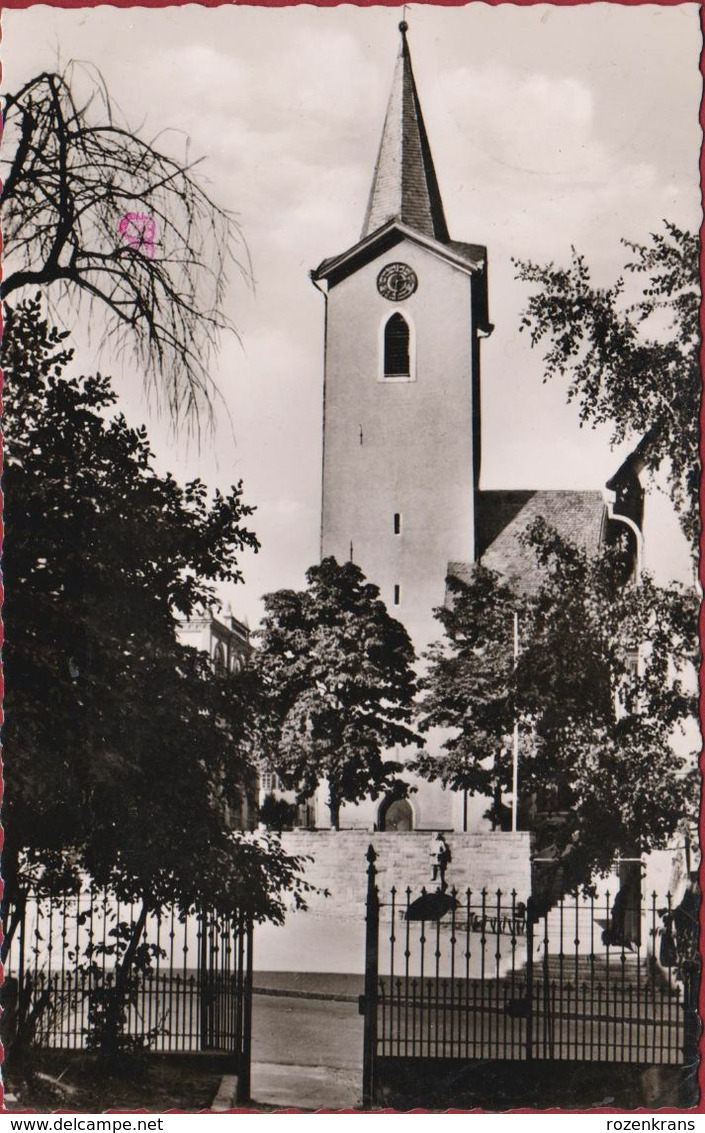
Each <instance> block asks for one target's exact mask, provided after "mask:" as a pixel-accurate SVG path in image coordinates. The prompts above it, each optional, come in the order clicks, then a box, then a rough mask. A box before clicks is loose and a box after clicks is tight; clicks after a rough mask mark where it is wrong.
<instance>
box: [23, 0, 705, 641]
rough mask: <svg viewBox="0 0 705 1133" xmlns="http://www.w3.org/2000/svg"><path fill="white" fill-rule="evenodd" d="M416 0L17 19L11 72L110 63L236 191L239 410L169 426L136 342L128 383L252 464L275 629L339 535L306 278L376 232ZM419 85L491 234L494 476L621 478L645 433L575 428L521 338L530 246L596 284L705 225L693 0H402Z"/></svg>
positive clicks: (128, 393) (220, 459) (534, 483)
mask: <svg viewBox="0 0 705 1133" xmlns="http://www.w3.org/2000/svg"><path fill="white" fill-rule="evenodd" d="M399 17H400V10H399V9H394V8H374V7H372V8H365V9H357V8H354V7H351V6H348V5H341V6H339V7H336V8H327V9H316V8H313V7H311V6H308V5H301V6H295V7H291V8H288V9H258V8H254V7H248V8H237V7H235V6H232V7H222V8H217V9H201V8H199V7H198V6H197V5H187V6H185V7H181V8H173V9H160V10H156V11H155V10H148V9H140V8H132V9H123V10H118V9H114V8H111V7H108V6H105V7H98V8H94V9H86V10H82V9H72V10H65V9H55V8H48V7H45V6H40V5H37V6H35V7H33V8H31V9H28V10H25V11H5V12H4V13H3V68H4V76H3V78H4V87H5V89H6V90H12V89H14V88H16V87H17V86H18V85H20V84H21V83H22V82H23V81H25V80H26V79H27V78H29V77H30V76H32V75H34V74H36V73H37V72H39V71H41V70H44V69H56V68H57V67H59V66H61V65H63V64H65V63H67V62H68V61H69V60H71V59H77V60H85V61H89V62H91V63H93V64H95V65H96V66H97V67H98V68H99V69H100V71H101V72H102V74H103V76H104V78H105V80H106V82H107V86H108V89H109V91H110V93H111V96H112V97H113V99H114V100H115V102H116V103H117V104H118V105H119V107H120V108H121V110H122V112H123V114H124V116H125V118H126V120H127V122H128V123H129V124H130V126H131V127H139V129H140V132H141V134H142V135H143V136H145V137H151V136H153V135H155V134H157V133H158V132H160V131H164V130H167V131H174V132H168V133H166V134H163V135H162V139H163V145H164V146H165V147H167V148H170V149H172V150H173V149H178V148H179V147H181V146H182V144H183V141H184V137H185V136H186V135H188V136H189V137H190V139H191V141H190V146H191V154H192V156H202V157H203V162H202V164H201V166H200V170H201V174H202V176H203V177H204V178H205V179H206V180H207V183H208V185H207V187H208V190H209V192H210V194H211V196H212V197H213V199H214V200H215V201H217V202H218V203H219V204H222V205H223V206H225V207H227V208H230V209H232V210H234V211H235V213H236V214H237V215H238V219H239V222H240V224H241V226H242V231H243V234H244V237H245V239H246V242H247V247H248V251H249V255H250V257H251V259H252V264H253V271H254V278H255V286H254V289H252V290H250V289H248V288H247V287H246V285H245V284H244V282H243V281H241V280H237V279H235V278H233V281H232V285H231V287H230V290H229V295H228V304H229V310H230V313H231V314H232V317H233V319H234V321H235V323H236V325H237V327H238V329H239V332H240V335H241V341H240V342H238V341H237V340H236V339H235V338H234V337H233V338H230V339H228V340H225V341H224V342H223V344H222V348H221V352H220V355H219V359H218V363H217V369H216V370H215V371H214V374H213V376H214V378H215V379H216V382H217V384H218V386H219V388H220V390H221V392H222V395H223V404H222V406H221V408H220V409H219V413H218V421H217V423H216V426H215V429H214V432H213V434H212V435H206V436H204V437H202V439H201V443H200V445H199V444H197V443H194V442H193V441H191V442H188V441H187V439H186V437H185V436H183V435H177V436H174V435H173V433H172V432H171V430H170V429H169V426H168V422H166V421H165V420H164V419H162V418H161V417H160V416H159V414H158V412H157V411H156V409H155V407H154V405H152V404H151V403H150V402H149V401H148V400H146V399H145V396H144V394H143V392H142V384H141V378H140V375H139V373H137V372H136V371H135V370H133V369H131V368H130V364H129V362H125V361H124V360H117V359H113V358H110V356H107V357H106V356H105V355H102V356H100V357H96V355H95V350H94V347H91V346H89V345H88V342H87V340H86V336H85V334H84V333H83V330H82V328H80V327H79V328H77V333H76V342H77V345H78V356H79V359H80V364H81V368H82V369H83V370H84V371H85V370H87V369H89V368H91V367H93V368H95V367H97V366H98V365H100V366H101V367H102V369H103V371H104V372H110V373H112V374H113V377H114V378H115V384H116V387H117V388H118V389H119V391H120V394H121V402H122V406H123V407H124V409H125V411H126V413H127V415H128V417H129V419H130V420H131V421H132V422H134V423H137V422H140V421H145V422H146V423H147V425H148V427H149V432H150V436H151V438H152V442H153V446H154V448H155V452H156V456H157V461H158V464H159V466H160V467H161V468H163V469H166V468H169V469H170V470H171V471H173V472H174V474H175V475H177V476H178V477H180V478H193V477H194V476H196V475H200V476H201V477H202V478H203V479H204V480H206V482H207V483H209V484H210V485H213V486H215V485H220V486H221V487H227V486H228V485H229V484H231V483H233V482H235V481H237V480H239V479H240V478H242V479H243V480H244V484H245V497H246V499H247V501H248V502H249V503H252V504H255V505H256V506H257V512H256V515H255V518H254V520H253V523H254V526H255V529H256V531H257V533H258V536H259V538H260V541H261V543H262V550H261V552H260V554H259V555H257V556H256V557H255V556H253V555H250V554H248V555H245V556H243V559H242V566H243V569H244V571H245V578H246V585H245V586H238V587H236V588H232V589H230V590H228V591H224V592H223V596H224V598H225V599H226V600H231V601H232V606H233V610H234V612H235V613H236V614H237V615H238V616H245V617H247V618H248V619H249V621H250V622H251V624H252V625H254V624H255V623H256V622H257V620H258V618H259V615H260V611H261V604H260V599H261V595H262V594H263V593H265V592H267V591H270V590H274V589H278V588H280V587H282V586H294V587H299V586H301V585H302V584H303V580H304V572H305V569H306V567H307V566H309V565H311V564H312V563H313V562H315V561H316V559H317V557H318V551H319V519H320V517H319V511H320V480H321V474H320V463H321V416H322V381H323V314H324V311H323V300H322V298H321V296H320V295H319V294H318V293H317V291H316V290H315V289H314V287H313V286H312V285H311V282H310V280H309V278H308V272H309V270H310V269H311V268H314V267H316V266H317V264H318V263H319V262H320V261H321V260H322V259H324V258H326V257H328V256H331V255H333V254H336V253H339V252H342V251H344V250H345V249H346V248H348V247H350V246H351V245H353V244H354V243H355V242H356V241H357V240H358V239H359V236H360V232H361V228H362V222H363V217H364V212H365V205H366V201H367V195H368V193H369V188H370V183H371V179H372V172H373V166H374V161H375V157H376V152H377V147H378V144H379V138H380V133H381V129H382V122H383V119H384V112H385V109H386V103H387V99H388V95H389V88H390V84H391V79H392V72H393V67H394V60H395V56H396V51H397V45H398V31H397V24H398V21H399ZM407 20H408V22H409V27H410V31H409V42H410V47H411V52H412V58H413V64H414V70H415V75H416V82H417V86H418V88H419V94H420V99H421V104H422V108H423V113H424V117H425V121H426V126H427V129H428V133H429V138H430V142H431V148H432V151H433V156H434V162H435V166H436V172H437V174H438V179H439V183H440V188H441V193H442V196H443V201H444V206H445V211H446V217H447V220H448V224H449V228H450V233H451V236H452V238H453V239H456V240H464V241H469V242H473V243H480V244H485V245H487V247H488V255H489V279H490V318H491V320H492V322H493V323H494V324H495V331H494V333H493V335H492V336H491V338H489V339H488V340H486V341H485V342H483V363H482V365H483V371H482V372H483V379H482V381H483V472H482V480H483V486H484V487H486V488H499V487H506V488H598V489H599V488H601V487H603V485H604V483H605V481H606V480H607V479H608V478H609V476H610V475H611V474H612V473H613V472H614V471H615V469H616V468H617V467H618V466H619V464H620V463H621V460H622V459H623V457H624V455H626V452H627V451H628V449H629V446H628V445H627V446H622V448H621V449H619V450H618V451H612V450H611V449H610V446H609V434H608V432H605V431H604V430H601V431H594V430H590V429H580V428H579V423H578V419H577V410H576V408H575V406H572V405H567V404H566V399H565V388H564V387H562V386H561V385H560V384H559V383H555V382H552V383H550V384H544V383H543V381H542V376H543V375H542V364H541V355H540V353H539V352H538V351H536V350H532V349H531V346H530V343H529V341H528V338H527V336H526V335H525V334H520V333H519V322H520V314H521V310H522V307H523V305H524V303H525V302H526V298H527V292H526V290H525V288H524V286H523V285H521V284H519V283H518V282H517V281H516V280H515V278H514V275H515V269H514V267H513V264H512V257H518V258H520V259H531V260H534V261H538V262H548V261H554V262H555V263H557V264H559V263H566V262H567V260H568V258H569V256H570V250H571V246H575V247H576V248H577V249H578V250H580V251H581V252H583V253H584V254H585V255H586V257H587V258H588V261H589V263H590V265H591V267H592V269H593V272H594V276H595V278H596V279H597V280H598V281H599V282H603V283H609V282H611V281H613V280H614V278H615V277H616V276H617V275H618V274H619V272H620V269H621V266H622V265H623V263H624V262H625V259H626V258H628V257H627V256H626V255H625V251H624V249H623V248H622V247H621V245H620V240H621V238H623V237H626V238H629V239H633V240H637V241H639V240H643V239H646V238H647V236H648V233H649V232H652V231H655V230H657V229H658V228H659V226H660V223H661V220H662V218H664V217H667V218H669V219H670V220H672V221H674V222H675V223H677V224H679V225H680V226H683V227H690V228H693V227H694V226H696V225H699V224H700V216H701V213H700V188H699V179H698V155H699V148H700V140H701V139H700V129H699V124H698V107H699V101H700V95H701V80H700V74H699V69H698V60H699V53H700V46H701V39H700V30H699V20H698V7H697V5H696V4H683V5H679V6H674V7H668V8H666V7H659V6H657V5H643V6H638V7H627V6H623V5H621V4H612V3H609V4H600V3H596V4H589V5H585V6H581V7H568V8H559V7H554V6H551V5H536V6H533V7H530V8H518V7H516V6H514V5H512V4H503V5H500V6H498V7H490V6H488V5H485V4H483V3H473V4H469V5H467V6H466V7H458V8H452V9H450V8H448V9H441V8H434V7H432V6H422V7H417V6H415V5H410V6H409V7H408V9H407ZM667 513H668V509H667V507H664V506H663V501H661V504H660V505H659V504H658V503H657V504H656V505H655V510H654V513H653V514H654V515H655V516H656V519H655V520H654V521H653V522H654V524H655V527H654V535H653V536H652V537H651V538H650V536H649V531H648V530H647V563H650V564H651V565H652V566H653V568H654V569H655V570H656V572H657V574H658V573H659V572H660V574H661V576H662V577H667V576H668V575H669V574H674V573H678V572H679V571H680V569H681V568H682V561H683V560H682V553H681V551H680V549H679V547H678V540H677V535H676V528H675V525H674V524H673V523H671V524H670V526H669V517H668V514H667Z"/></svg>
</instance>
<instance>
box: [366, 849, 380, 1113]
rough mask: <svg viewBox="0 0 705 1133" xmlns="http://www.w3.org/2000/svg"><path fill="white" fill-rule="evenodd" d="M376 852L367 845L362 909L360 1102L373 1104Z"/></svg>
mask: <svg viewBox="0 0 705 1133" xmlns="http://www.w3.org/2000/svg"><path fill="white" fill-rule="evenodd" d="M376 859H377V854H376V853H375V850H374V846H372V845H371V844H370V846H369V848H368V850H367V861H368V862H369V865H368V867H367V905H366V911H365V994H364V996H363V1008H364V1016H365V1025H364V1036H363V1044H362V1105H363V1108H364V1109H368V1108H369V1107H370V1106H371V1105H373V1103H374V1088H375V1082H374V1065H375V1056H376V1054H377V975H378V965H379V894H378V892H377V885H376V877H377V869H376V868H375V861H376Z"/></svg>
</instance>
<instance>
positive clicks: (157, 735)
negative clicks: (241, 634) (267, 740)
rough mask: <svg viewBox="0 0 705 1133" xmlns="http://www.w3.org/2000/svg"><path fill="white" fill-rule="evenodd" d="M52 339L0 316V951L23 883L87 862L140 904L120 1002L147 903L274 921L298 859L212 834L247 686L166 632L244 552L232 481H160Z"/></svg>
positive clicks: (237, 772) (239, 785) (227, 784)
mask: <svg viewBox="0 0 705 1133" xmlns="http://www.w3.org/2000/svg"><path fill="white" fill-rule="evenodd" d="M65 339H66V335H65V334H63V333H60V332H58V331H57V330H56V329H55V328H54V327H52V326H51V325H49V323H48V322H47V321H46V319H45V318H43V317H42V314H41V307H40V302H39V300H38V299H36V300H32V301H25V302H23V303H21V304H20V305H19V306H18V307H17V308H16V309H15V310H10V311H8V318H7V321H6V325H5V334H4V338H3V343H2V363H3V368H4V372H5V443H6V463H5V476H4V491H5V501H6V503H5V514H6V521H7V536H6V541H5V548H4V573H5V581H6V594H7V596H6V602H5V608H4V619H5V627H6V650H5V665H6V677H7V693H6V699H5V712H6V725H5V751H6V786H5V797H4V809H3V822H4V828H5V842H4V848H3V860H2V872H3V878H4V884H5V888H4V893H3V903H2V910H1V912H2V916H3V921H4V924H5V930H6V937H5V941H4V944H3V956H4V955H5V954H6V953H7V949H8V947H9V944H10V942H11V940H12V936H13V933H14V931H15V927H16V924H17V921H18V919H19V918H20V916H21V911H22V904H23V901H24V900H25V897H26V892H27V889H28V888H29V887H30V886H31V885H33V884H34V885H39V886H40V887H41V888H43V889H44V890H46V889H50V888H54V889H56V888H64V889H66V887H70V886H71V885H72V884H73V883H75V880H76V877H77V875H78V872H79V871H87V872H88V873H89V874H90V876H91V877H92V879H93V881H94V882H95V883H96V884H97V885H99V886H101V885H105V886H107V887H108V888H109V890H110V891H111V892H112V893H114V894H115V895H116V896H117V897H119V898H120V900H123V901H130V902H137V903H140V905H141V912H140V914H139V916H138V919H137V922H136V925H135V927H134V930H133V931H132V933H131V935H130V937H129V939H127V940H126V946H125V949H124V953H123V954H122V958H121V963H120V966H119V968H118V974H117V976H116V984H115V986H116V997H117V998H118V999H119V994H120V992H121V989H127V988H128V986H129V973H130V968H131V966H132V964H133V962H134V961H135V958H136V957H137V955H138V952H139V941H140V935H141V933H142V930H143V927H144V924H145V921H146V918H147V916H148V914H149V913H150V912H151V911H154V910H157V909H159V908H161V907H163V906H165V905H166V904H173V903H175V904H177V905H178V906H179V908H180V909H181V911H182V912H186V911H188V910H189V909H193V908H196V907H199V906H201V905H205V906H207V907H208V908H211V909H214V910H216V911H221V912H223V913H228V912H232V911H233V910H234V909H244V910H245V911H248V912H249V913H251V915H252V916H253V917H255V918H262V917H273V918H275V919H276V918H280V917H281V915H282V904H281V897H280V894H281V892H282V890H285V889H289V888H292V887H294V886H295V885H296V868H297V863H296V861H295V859H290V858H287V857H286V856H285V855H284V854H283V853H282V851H281V848H280V847H279V845H278V843H277V842H276V841H270V840H268V839H264V840H258V839H253V838H251V837H249V836H245V835H242V834H240V833H238V832H236V831H234V830H233V829H231V828H230V824H229V822H228V820H227V818H228V812H229V811H230V812H232V811H234V810H236V809H237V807H238V805H239V803H240V800H241V798H242V795H243V792H244V791H245V790H246V788H247V785H248V782H249V780H250V779H251V776H252V771H251V768H250V766H249V764H248V763H247V761H246V757H245V754H244V752H245V746H246V745H245V739H246V731H245V729H246V716H247V712H246V707H245V702H246V698H247V692H246V688H245V687H244V684H243V682H242V681H238V680H237V679H236V678H235V677H234V676H233V675H232V674H229V673H227V672H223V671H218V670H217V669H216V670H215V671H214V669H213V668H212V666H211V665H210V664H209V662H208V659H207V658H206V657H205V656H204V655H203V654H201V653H199V652H198V651H196V650H193V649H190V648H187V647H185V646H182V645H180V644H179V642H178V640H177V625H178V616H179V615H189V614H190V613H191V612H192V611H193V610H195V609H198V608H203V607H208V606H210V605H211V604H212V602H213V601H214V589H213V588H214V583H215V582H216V581H229V582H237V581H238V580H239V579H240V577H241V574H240V568H239V566H238V561H237V560H238V556H239V554H240V552H241V551H243V550H244V549H245V548H250V549H253V550H256V549H257V539H256V537H255V535H254V534H253V533H252V532H251V531H250V530H249V528H248V527H247V526H246V522H247V519H248V517H249V516H250V515H251V513H252V508H251V507H249V506H248V505H247V504H246V503H244V502H243V499H242V485H241V484H238V485H236V486H235V487H233V488H232V489H231V490H230V492H229V493H228V494H226V495H224V494H222V493H220V492H215V494H214V495H213V496H212V498H209V496H208V493H207V491H206V488H205V486H204V485H203V484H202V483H201V482H200V481H198V480H195V481H192V482H191V483H189V484H187V485H186V486H185V487H183V488H182V487H180V486H179V485H178V484H177V483H176V482H175V481H174V479H173V478H172V477H171V476H170V475H166V476H159V475H158V474H157V473H156V472H155V471H154V470H153V468H152V458H151V453H150V450H149V444H148V441H147V437H146V435H145V431H144V429H132V428H130V427H129V426H128V424H127V422H126V421H125V419H124V417H123V416H122V415H119V414H118V415H113V416H111V415H110V414H111V408H112V405H113V403H114V401H115V395H114V393H113V392H112V389H111V386H110V382H109V380H108V379H107V378H105V377H101V376H100V375H97V376H91V377H69V376H67V374H66V373H65V371H66V369H67V367H68V366H69V364H70V362H71V350H70V349H68V348H67V345H66V342H65ZM185 806H187V809H186V810H185V809H184V807H185ZM185 839H187V840H188V853H184V842H185Z"/></svg>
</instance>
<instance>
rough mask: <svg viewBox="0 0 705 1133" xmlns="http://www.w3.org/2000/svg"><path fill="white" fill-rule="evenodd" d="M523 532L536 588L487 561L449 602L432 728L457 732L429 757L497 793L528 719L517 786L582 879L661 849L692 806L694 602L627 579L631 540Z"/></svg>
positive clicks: (426, 767) (452, 776)
mask: <svg viewBox="0 0 705 1133" xmlns="http://www.w3.org/2000/svg"><path fill="white" fill-rule="evenodd" d="M528 538H529V542H530V544H531V545H532V547H533V549H534V552H535V554H536V555H537V556H538V559H539V561H540V563H541V565H542V567H543V571H542V580H541V583H540V585H539V587H538V589H537V591H536V592H535V593H533V594H531V595H527V594H521V593H516V594H514V595H512V594H511V593H510V591H509V590H508V588H507V586H506V585H505V584H504V583H503V582H502V581H501V580H500V579H499V578H497V577H496V576H493V575H492V574H491V573H490V572H488V571H486V570H483V569H482V568H481V567H479V568H478V569H477V572H476V575H475V577H474V578H473V579H472V580H471V581H470V582H469V583H462V582H460V581H455V582H454V583H453V589H454V603H453V605H452V607H451V608H450V609H448V610H445V609H444V610H441V611H439V612H438V616H439V618H440V620H441V622H442V624H443V626H444V628H445V630H446V638H445V640H444V642H442V643H440V644H438V645H436V646H435V647H434V648H433V649H432V650H431V652H430V654H429V662H430V666H429V671H428V674H427V676H426V678H425V679H424V681H423V682H422V685H421V688H422V697H421V706H420V710H421V714H422V725H421V726H422V727H423V728H426V727H429V726H431V725H435V724H441V725H444V726H446V727H450V728H452V729H453V733H452V735H451V737H450V738H449V739H448V740H447V741H446V744H445V746H444V749H443V751H442V753H441V755H440V756H439V757H437V758H436V760H433V759H432V758H430V757H428V756H427V757H426V758H424V759H423V760H421V761H420V762H419V767H420V770H421V771H422V772H423V773H424V774H426V775H427V776H428V777H429V778H440V779H441V780H442V781H443V782H444V783H445V784H448V785H452V786H453V787H455V788H464V789H468V790H473V791H482V792H484V793H485V794H487V795H488V796H491V797H494V796H495V794H496V792H497V790H500V791H506V790H507V789H508V787H509V781H510V780H509V775H510V772H509V767H510V757H509V751H510V747H511V733H512V729H513V726H514V722H515V721H518V723H519V728H520V735H521V741H522V742H521V755H520V765H519V780H520V781H519V786H520V792H521V794H522V797H523V798H524V800H527V799H529V798H532V797H533V798H534V799H536V800H539V801H540V805H539V812H540V813H539V814H538V815H537V817H536V821H537V822H538V825H539V831H538V834H539V840H540V844H541V845H543V846H544V847H547V846H548V845H549V844H551V845H552V846H553V848H554V852H555V854H556V857H557V860H561V868H562V872H563V875H564V879H565V883H566V884H570V885H572V884H576V883H578V882H580V883H587V882H588V881H589V879H590V877H591V876H592V875H593V874H594V872H595V871H605V870H607V869H609V867H610V865H611V863H612V861H613V859H614V857H615V854H616V853H617V852H618V851H620V850H621V851H622V852H625V851H629V850H633V849H638V850H639V851H640V852H646V851H648V850H650V849H656V848H659V847H664V846H665V845H666V844H667V842H668V840H669V838H671V836H672V835H673V834H674V832H675V830H676V829H677V828H678V825H679V823H680V822H682V820H683V818H684V816H689V817H690V818H691V819H693V818H694V816H695V811H696V807H697V790H696V785H695V780H694V776H695V771H694V766H695V752H684V746H685V745H686V741H687V740H689V739H692V735H690V736H689V735H688V729H689V727H692V725H693V724H694V722H695V720H696V719H697V716H696V711H697V686H696V680H695V674H696V672H697V662H698V638H697V602H696V600H695V599H694V597H693V595H692V594H690V593H688V592H687V591H685V590H683V589H682V588H680V587H679V586H677V585H675V584H674V585H672V586H669V587H658V586H656V585H655V584H654V582H653V580H652V579H651V578H649V576H648V575H642V577H641V579H640V582H639V584H638V585H637V584H635V583H633V582H631V581H628V580H627V579H626V577H625V567H624V558H623V555H622V552H621V548H620V547H614V548H610V549H607V550H605V551H604V553H603V554H602V555H600V556H599V557H598V558H597V559H595V558H591V557H590V556H589V555H587V554H586V553H585V552H583V551H582V550H579V549H578V548H576V547H574V546H573V545H572V544H570V543H567V542H565V541H564V540H563V539H561V538H560V537H559V536H558V535H557V534H556V533H555V532H554V531H552V530H551V529H550V528H549V527H547V526H546V525H545V524H543V523H542V522H539V523H537V524H536V525H535V526H534V527H533V529H532V530H531V531H530V532H529V536H528ZM513 612H517V613H518V616H519V623H520V627H521V648H520V652H519V656H518V659H517V664H516V670H514V663H513V656H512V654H513V650H512V640H511V617H512V614H513ZM552 811H553V813H552ZM556 811H557V812H558V813H555V812H556Z"/></svg>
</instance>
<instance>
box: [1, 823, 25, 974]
mask: <svg viewBox="0 0 705 1133" xmlns="http://www.w3.org/2000/svg"><path fill="white" fill-rule="evenodd" d="M18 873H19V853H18V850H17V848H16V847H14V846H12V844H11V843H10V840H9V838H6V839H5V844H4V845H3V849H2V876H3V882H4V887H3V893H2V901H1V902H0V921H1V922H2V925H3V928H4V931H5V935H4V938H3V942H2V945H0V962H2V963H3V964H4V963H5V961H6V959H7V954H8V952H9V951H10V945H11V944H12V938H13V936H14V935H15V932H16V931H17V926H18V925H19V923H20V920H21V919H22V910H23V908H24V894H21V893H20V888H19V876H18ZM10 910H12V916H10V915H9V914H10Z"/></svg>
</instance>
